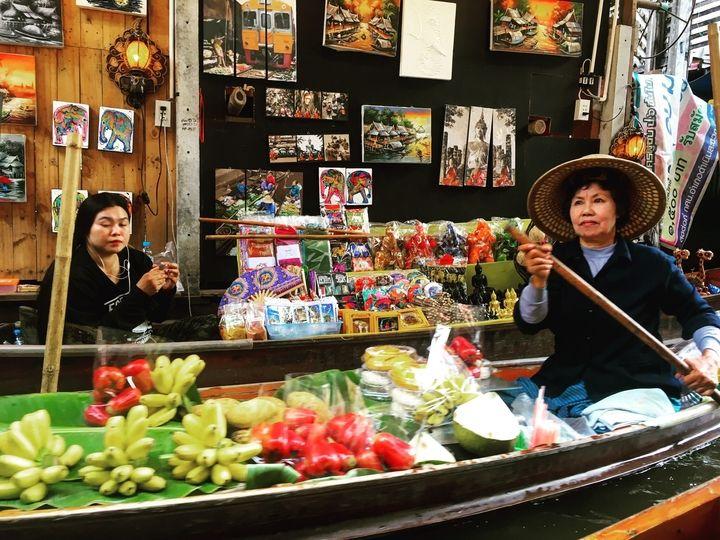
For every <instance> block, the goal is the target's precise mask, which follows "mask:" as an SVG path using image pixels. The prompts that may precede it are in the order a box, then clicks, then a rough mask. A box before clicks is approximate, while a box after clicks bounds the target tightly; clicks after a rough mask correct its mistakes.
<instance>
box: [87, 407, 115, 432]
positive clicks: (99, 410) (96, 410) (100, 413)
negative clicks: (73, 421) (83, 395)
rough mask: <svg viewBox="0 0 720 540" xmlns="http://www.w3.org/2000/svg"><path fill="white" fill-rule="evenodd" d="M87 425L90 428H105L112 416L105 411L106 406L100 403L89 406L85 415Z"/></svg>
mask: <svg viewBox="0 0 720 540" xmlns="http://www.w3.org/2000/svg"><path fill="white" fill-rule="evenodd" d="M83 417H84V418H85V423H86V424H88V425H89V426H98V427H101V426H104V425H105V424H107V421H108V419H109V418H110V415H109V414H108V413H107V411H106V410H105V405H103V404H99V403H93V404H92V405H88V406H87V408H86V409H85V412H84V413H83Z"/></svg>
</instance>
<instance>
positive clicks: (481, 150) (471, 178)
mask: <svg viewBox="0 0 720 540" xmlns="http://www.w3.org/2000/svg"><path fill="white" fill-rule="evenodd" d="M492 121H493V110H492V109H489V108H487V107H471V108H470V126H469V129H468V142H467V163H466V165H465V182H464V185H465V186H473V187H485V186H486V185H487V179H488V159H489V158H490V138H491V134H492V131H491V128H492Z"/></svg>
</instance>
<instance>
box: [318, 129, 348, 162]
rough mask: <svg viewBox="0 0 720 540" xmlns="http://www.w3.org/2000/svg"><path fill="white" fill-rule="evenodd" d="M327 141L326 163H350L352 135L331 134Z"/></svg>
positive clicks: (326, 136)
mask: <svg viewBox="0 0 720 540" xmlns="http://www.w3.org/2000/svg"><path fill="white" fill-rule="evenodd" d="M324 139H325V161H350V135H348V134H347V133H345V134H334V133H333V134H329V135H325V136H324Z"/></svg>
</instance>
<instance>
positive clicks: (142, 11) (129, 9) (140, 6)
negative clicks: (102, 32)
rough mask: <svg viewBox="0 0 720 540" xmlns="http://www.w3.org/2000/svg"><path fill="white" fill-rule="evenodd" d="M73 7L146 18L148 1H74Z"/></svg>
mask: <svg viewBox="0 0 720 540" xmlns="http://www.w3.org/2000/svg"><path fill="white" fill-rule="evenodd" d="M75 5H76V6H77V7H79V8H85V9H97V10H100V11H114V12H115V13H123V14H125V15H135V16H137V17H146V16H147V5H148V0H75Z"/></svg>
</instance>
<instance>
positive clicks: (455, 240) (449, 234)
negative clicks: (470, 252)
mask: <svg viewBox="0 0 720 540" xmlns="http://www.w3.org/2000/svg"><path fill="white" fill-rule="evenodd" d="M438 230H439V237H438V240H437V246H436V248H435V255H436V257H437V264H444V265H460V264H467V235H466V233H465V231H463V230H462V229H461V228H460V227H458V226H457V225H455V224H454V223H453V222H452V221H443V222H440V223H439V224H438Z"/></svg>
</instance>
